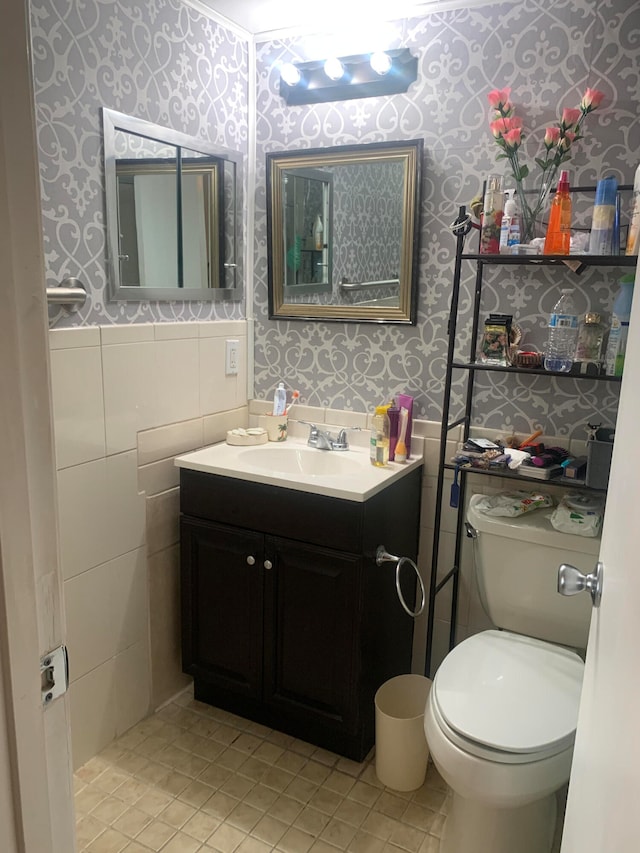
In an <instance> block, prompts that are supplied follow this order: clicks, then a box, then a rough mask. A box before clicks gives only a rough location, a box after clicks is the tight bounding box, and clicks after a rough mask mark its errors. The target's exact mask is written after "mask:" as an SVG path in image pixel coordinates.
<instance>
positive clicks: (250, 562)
mask: <svg viewBox="0 0 640 853" xmlns="http://www.w3.org/2000/svg"><path fill="white" fill-rule="evenodd" d="M247 563H248V565H250V566H255V564H256V558H255V557H252V556H251V555H249V556H248V557H247Z"/></svg>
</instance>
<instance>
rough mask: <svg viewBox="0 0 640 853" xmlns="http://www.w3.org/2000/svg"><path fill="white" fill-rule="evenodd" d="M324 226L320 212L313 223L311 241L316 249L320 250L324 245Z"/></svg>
mask: <svg viewBox="0 0 640 853" xmlns="http://www.w3.org/2000/svg"><path fill="white" fill-rule="evenodd" d="M323 235H324V227H323V225H322V217H321V216H320V214H318V215H317V216H316V221H315V222H314V224H313V242H314V244H315V247H316V249H317V250H318V251H320V250H321V249H322V247H323V245H324V237H323Z"/></svg>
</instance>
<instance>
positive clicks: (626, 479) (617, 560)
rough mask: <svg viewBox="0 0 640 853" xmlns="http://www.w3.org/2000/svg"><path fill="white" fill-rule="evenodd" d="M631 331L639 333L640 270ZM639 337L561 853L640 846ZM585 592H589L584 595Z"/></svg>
mask: <svg viewBox="0 0 640 853" xmlns="http://www.w3.org/2000/svg"><path fill="white" fill-rule="evenodd" d="M630 328H632V329H634V330H640V266H639V267H638V270H637V272H636V283H635V299H634V302H633V308H632V313H631V322H630ZM638 389H640V334H639V333H638V332H637V331H636V334H635V337H634V338H633V339H631V340H630V341H629V346H628V349H627V356H626V361H625V371H624V376H623V381H622V389H621V402H620V411H619V413H618V421H617V425H616V440H615V447H614V452H613V460H612V465H611V479H610V481H609V498H608V501H607V510H606V514H605V520H604V528H603V532H602V547H601V550H600V559H601V561H602V562H603V563H604V584H603V595H602V603H601V605H600V607H599V608H598V609H597V610H594V611H593V615H592V619H591V631H590V633H589V646H588V649H587V662H586V670H585V679H584V687H583V690H582V701H581V703H580V714H579V718H578V732H577V737H576V747H575V754H574V759H573V768H572V771H571V782H570V785H569V799H568V803H567V815H566V819H565V827H564V835H563V839H562V853H638V851H639V850H640V815H639V814H638V807H639V806H640V665H639V663H638V661H639V660H640V455H639V451H638V444H639V443H638V428H639V425H640V394H639V393H638ZM581 594H582V595H586V594H587V593H581Z"/></svg>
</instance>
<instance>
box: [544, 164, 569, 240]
mask: <svg viewBox="0 0 640 853" xmlns="http://www.w3.org/2000/svg"><path fill="white" fill-rule="evenodd" d="M570 243H571V196H570V195H569V173H568V172H567V171H565V170H563V171H562V172H560V180H559V181H558V188H557V190H556V194H555V195H554V197H553V201H552V202H551V212H550V214H549V224H548V226H547V236H546V238H545V241H544V254H545V255H568V254H569V248H570Z"/></svg>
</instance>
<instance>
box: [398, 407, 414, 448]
mask: <svg viewBox="0 0 640 853" xmlns="http://www.w3.org/2000/svg"><path fill="white" fill-rule="evenodd" d="M396 406H397V407H398V408H399V409H401V410H402V409H403V408H405V409H406V410H407V412H408V415H407V429H406V432H405V436H404V443H405V445H406V448H407V459H411V430H412V428H413V397H410V396H409V395H408V394H397V395H396ZM401 414H402V412H401ZM397 452H398V450H397V447H396V454H397Z"/></svg>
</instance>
